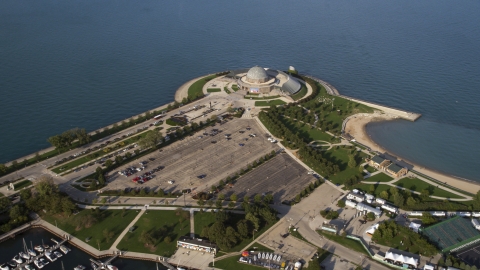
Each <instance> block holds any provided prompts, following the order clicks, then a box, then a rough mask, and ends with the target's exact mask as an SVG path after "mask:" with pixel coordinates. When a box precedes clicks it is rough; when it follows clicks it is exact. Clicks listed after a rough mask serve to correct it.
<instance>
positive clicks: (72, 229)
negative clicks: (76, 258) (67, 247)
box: [42, 209, 138, 250]
mask: <svg viewBox="0 0 480 270" xmlns="http://www.w3.org/2000/svg"><path fill="white" fill-rule="evenodd" d="M98 212H99V213H98V214H94V213H93V211H92V210H90V209H86V210H81V211H80V212H79V213H78V214H76V215H72V216H70V217H64V216H59V215H47V214H42V218H43V219H44V220H46V221H47V222H48V223H50V224H53V225H57V226H58V228H60V229H62V230H64V231H66V232H67V233H69V234H71V235H73V236H75V237H77V238H78V239H80V240H82V241H85V239H86V238H88V237H91V239H90V241H89V242H88V243H87V244H89V245H90V246H92V247H94V248H97V249H98V243H97V241H99V243H100V249H101V250H106V249H109V248H110V246H111V245H112V244H113V242H115V239H117V237H118V236H119V235H120V233H122V231H123V230H124V229H125V228H126V227H127V226H128V224H130V222H132V220H133V219H134V218H135V216H136V215H137V214H138V213H137V212H136V211H133V210H126V212H125V216H123V217H122V210H103V211H101V210H98ZM89 215H92V216H94V217H95V218H96V219H97V222H95V223H94V224H93V225H92V226H91V227H89V228H80V229H79V228H77V226H78V224H79V221H80V220H82V219H83V220H85V218H86V217H87V216H89ZM55 221H56V223H55ZM78 229H79V230H78ZM104 230H108V231H110V232H113V237H112V238H111V239H110V240H109V241H107V239H106V237H105V235H104Z"/></svg>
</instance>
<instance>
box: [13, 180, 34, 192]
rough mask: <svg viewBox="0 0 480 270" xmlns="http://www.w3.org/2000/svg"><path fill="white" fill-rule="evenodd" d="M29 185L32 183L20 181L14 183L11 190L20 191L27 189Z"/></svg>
mask: <svg viewBox="0 0 480 270" xmlns="http://www.w3.org/2000/svg"><path fill="white" fill-rule="evenodd" d="M30 185H32V181H30V180H23V181H20V182H17V183H15V184H14V185H13V189H14V190H20V189H22V188H24V187H28V186H30Z"/></svg>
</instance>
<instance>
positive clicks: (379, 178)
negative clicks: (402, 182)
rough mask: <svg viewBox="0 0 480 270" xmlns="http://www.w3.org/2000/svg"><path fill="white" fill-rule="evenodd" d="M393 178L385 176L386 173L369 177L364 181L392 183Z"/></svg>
mask: <svg viewBox="0 0 480 270" xmlns="http://www.w3.org/2000/svg"><path fill="white" fill-rule="evenodd" d="M369 168H372V167H369ZM392 180H393V178H392V177H390V176H388V175H386V174H384V173H378V174H376V175H374V176H372V177H369V178H367V179H365V180H364V181H368V182H390V181H392Z"/></svg>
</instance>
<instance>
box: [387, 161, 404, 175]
mask: <svg viewBox="0 0 480 270" xmlns="http://www.w3.org/2000/svg"><path fill="white" fill-rule="evenodd" d="M387 169H388V170H390V171H392V172H394V173H398V172H399V171H400V170H401V169H403V168H402V167H400V166H398V165H397V164H395V163H392V164H390V166H388V168H387Z"/></svg>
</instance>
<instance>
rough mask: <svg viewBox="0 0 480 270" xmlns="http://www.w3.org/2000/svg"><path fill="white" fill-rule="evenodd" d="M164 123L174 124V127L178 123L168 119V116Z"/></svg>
mask: <svg viewBox="0 0 480 270" xmlns="http://www.w3.org/2000/svg"><path fill="white" fill-rule="evenodd" d="M165 124H167V125H170V126H174V127H175V126H178V125H179V123H177V122H175V121H173V120H172V119H170V118H169V119H167V120H166V121H165ZM167 130H168V129H167Z"/></svg>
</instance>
